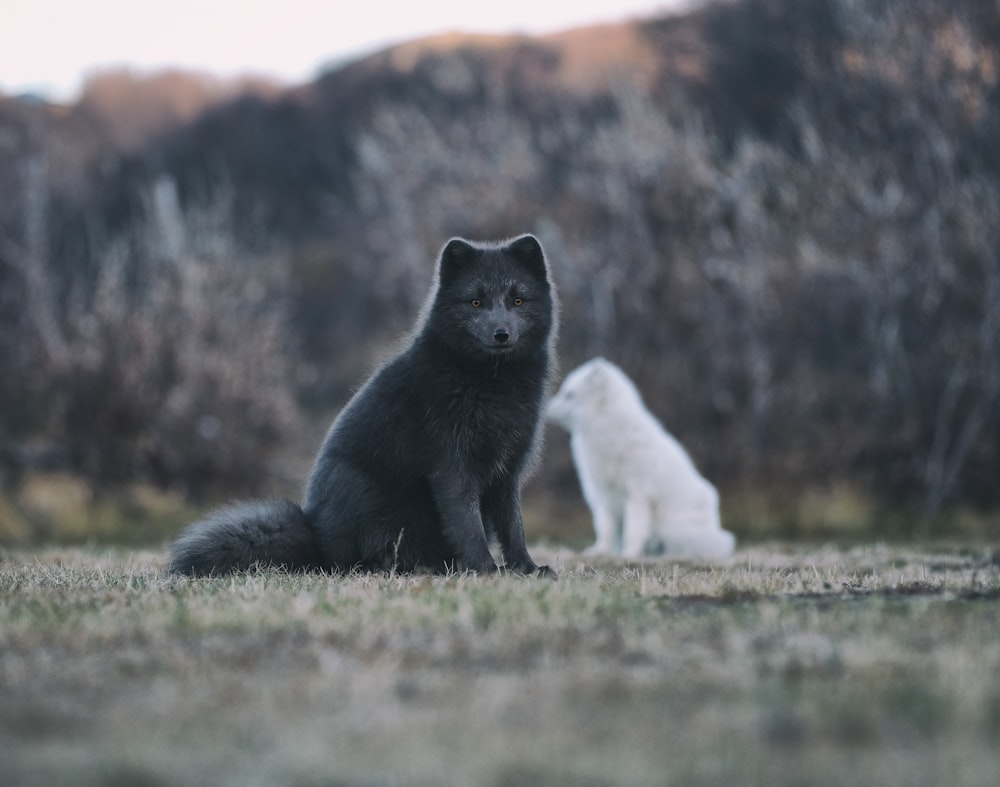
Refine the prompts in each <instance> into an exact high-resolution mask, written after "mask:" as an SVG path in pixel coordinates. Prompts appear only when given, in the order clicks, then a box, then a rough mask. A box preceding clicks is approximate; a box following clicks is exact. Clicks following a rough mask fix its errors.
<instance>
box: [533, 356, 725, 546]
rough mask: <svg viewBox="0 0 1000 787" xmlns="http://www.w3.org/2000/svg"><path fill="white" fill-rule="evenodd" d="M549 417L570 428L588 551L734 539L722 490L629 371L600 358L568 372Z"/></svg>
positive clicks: (714, 543) (715, 543)
mask: <svg viewBox="0 0 1000 787" xmlns="http://www.w3.org/2000/svg"><path fill="white" fill-rule="evenodd" d="M547 415H548V417H549V418H550V419H551V420H553V421H556V422H557V423H559V424H561V425H562V426H564V427H566V429H567V430H569V432H570V434H571V435H572V437H571V439H570V447H571V449H572V451H573V460H574V461H575V462H576V470H577V473H578V474H579V476H580V486H581V487H582V488H583V496H584V497H585V498H586V500H587V504H588V505H589V506H590V510H591V512H592V514H593V516H594V530H595V531H596V533H597V541H596V542H595V543H594V545H593V546H592V547H591V548H590V549H589V550H588V551H589V552H591V553H597V552H610V553H615V554H620V555H624V556H626V557H638V556H640V555H643V554H667V555H673V556H678V557H681V556H690V557H694V556H698V557H722V556H725V555H728V554H730V553H731V552H732V551H733V546H734V544H735V543H736V539H735V538H734V537H733V534H732V533H730V532H729V531H728V530H723V529H722V525H721V524H720V523H719V495H718V493H717V492H716V491H715V487H714V486H712V484H710V483H709V482H708V481H706V480H705V479H704V478H702V477H701V475H700V474H699V473H698V471H697V470H696V469H695V466H694V463H693V462H692V461H691V458H690V457H689V456H688V455H687V452H686V451H685V450H684V449H683V448H682V447H681V444H680V443H678V442H677V440H676V439H674V437H672V436H671V435H670V434H668V433H667V432H666V431H665V430H664V428H663V427H662V426H661V425H660V423H659V422H658V421H657V420H656V418H654V417H653V415H652V414H650V412H649V411H648V410H647V409H646V408H645V406H644V405H643V403H642V398H641V397H640V396H639V391H638V390H636V387H635V385H634V384H633V383H632V381H631V380H629V378H628V377H627V376H626V375H625V373H624V372H623V371H622V370H621V369H619V368H618V367H617V366H615V365H614V364H613V363H610V362H608V361H606V360H604V359H603V358H594V359H593V360H591V361H588V362H587V363H585V364H583V366H580V367H579V368H578V369H575V370H574V371H573V372H571V373H570V374H569V375H568V376H567V377H566V379H565V380H564V381H563V384H562V387H561V388H560V389H559V391H558V392H557V393H556V395H555V396H554V397H553V398H552V399H551V400H550V402H549V405H548V412H547Z"/></svg>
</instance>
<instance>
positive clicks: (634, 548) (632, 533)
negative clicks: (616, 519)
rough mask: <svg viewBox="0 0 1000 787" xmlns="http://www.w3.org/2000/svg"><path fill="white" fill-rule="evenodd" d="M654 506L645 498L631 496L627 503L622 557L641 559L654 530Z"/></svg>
mask: <svg viewBox="0 0 1000 787" xmlns="http://www.w3.org/2000/svg"><path fill="white" fill-rule="evenodd" d="M652 513H653V511H652V506H651V505H650V502H649V500H648V499H647V498H645V497H637V496H634V495H633V496H630V497H629V498H628V500H626V501H625V524H624V530H623V532H622V555H624V556H625V557H632V558H635V557H640V556H641V555H642V553H643V551H644V550H645V548H646V542H647V541H649V536H650V532H651V529H652Z"/></svg>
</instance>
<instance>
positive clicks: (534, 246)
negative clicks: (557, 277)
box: [507, 235, 548, 281]
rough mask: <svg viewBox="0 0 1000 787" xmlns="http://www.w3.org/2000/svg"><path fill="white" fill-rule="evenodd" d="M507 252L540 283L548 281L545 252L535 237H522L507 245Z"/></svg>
mask: <svg viewBox="0 0 1000 787" xmlns="http://www.w3.org/2000/svg"><path fill="white" fill-rule="evenodd" d="M507 252H508V253H509V254H510V255H511V256H512V257H514V259H516V260H517V261H518V262H519V263H520V264H521V265H523V266H524V268H525V270H527V271H528V272H529V273H531V274H532V275H533V276H535V277H536V278H537V279H539V280H540V281H546V280H547V279H548V269H547V267H546V265H545V252H543V251H542V244H541V243H539V242H538V238H536V237H535V236H534V235H521V236H520V237H519V238H514V240H512V241H511V242H510V243H509V244H507Z"/></svg>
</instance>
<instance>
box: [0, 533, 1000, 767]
mask: <svg viewBox="0 0 1000 787" xmlns="http://www.w3.org/2000/svg"><path fill="white" fill-rule="evenodd" d="M536 552H538V550H536ZM536 557H538V558H544V559H547V560H549V561H550V562H552V563H554V564H555V566H556V567H557V568H558V569H559V570H560V579H559V581H558V582H548V581H541V580H534V579H527V578H521V577H501V578H495V579H493V578H491V579H482V578H471V577H462V576H455V577H411V576H384V575H383V576H356V577H354V576H352V577H347V578H330V577H325V576H317V575H305V576H301V575H298V576H288V575H285V574H281V573H274V572H268V573H260V574H250V575H243V576H238V577H235V578H225V579H221V578H220V579H212V580H188V579H175V578H170V577H167V576H165V575H164V574H163V572H162V567H163V564H164V560H165V558H164V555H163V554H162V553H159V552H157V553H131V554H130V553H125V552H112V553H107V552H102V553H94V552H88V551H83V550H72V551H53V550H46V551H42V552H36V553H33V552H24V551H21V552H10V553H7V554H6V555H5V556H4V559H3V560H2V562H0V763H2V765H0V772H2V773H3V774H4V777H5V778H4V781H5V783H9V784H38V785H49V784H57V783H73V784H75V785H88V784H94V785H96V784H111V783H130V784H131V783H135V784H199V785H212V784H220V785H221V784H239V785H279V784H289V785H309V784H344V785H346V784H365V785H388V784H407V785H412V784H417V785H423V784H426V785H467V784H485V785H507V784H560V785H562V784H570V783H572V784H595V785H596V784H629V785H631V784H664V785H672V784H676V785H700V784H703V785H732V784H768V785H797V784H809V785H827V784H829V785H842V784H886V785H889V784H900V785H902V784H906V785H924V784H926V785H932V784H933V785H937V784H949V785H980V784H982V785H986V784H992V783H993V782H994V779H995V776H996V771H997V764H998V755H997V753H996V743H995V742H996V740H997V738H998V736H1000V684H998V683H997V681H996V676H997V675H998V674H1000V552H998V551H997V550H996V549H994V548H992V547H983V546H977V547H963V548H958V547H936V548H927V549H923V550H919V551H918V550H910V549H900V548H895V547H892V548H890V547H884V546H874V547H857V548H851V549H836V548H832V547H828V548H804V547H792V546H787V545H779V544H771V545H767V546H764V545H761V546H757V547H753V548H751V549H749V550H746V551H743V552H741V553H740V554H738V555H737V556H736V557H734V558H733V559H732V560H731V561H730V562H728V563H725V564H721V565H715V566H711V565H702V564H697V563H670V562H648V563H642V564H625V563H622V562H616V561H608V560H605V561H585V560H583V559H582V558H579V557H577V556H575V555H573V554H570V553H564V552H557V551H551V552H549V553H548V554H544V552H539V553H538V554H537V555H536Z"/></svg>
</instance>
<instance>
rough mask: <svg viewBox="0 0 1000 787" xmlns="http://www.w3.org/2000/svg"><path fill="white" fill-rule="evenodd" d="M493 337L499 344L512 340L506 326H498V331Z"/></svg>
mask: <svg viewBox="0 0 1000 787" xmlns="http://www.w3.org/2000/svg"><path fill="white" fill-rule="evenodd" d="M493 339H494V340H495V341H496V342H497V344H506V343H507V342H508V341H510V333H509V332H508V331H507V329H506V328H497V330H496V332H495V333H494V334H493Z"/></svg>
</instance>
